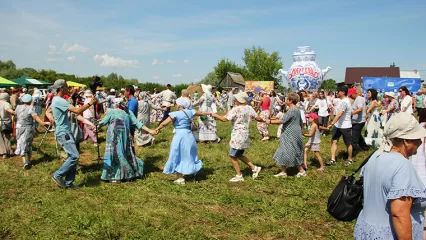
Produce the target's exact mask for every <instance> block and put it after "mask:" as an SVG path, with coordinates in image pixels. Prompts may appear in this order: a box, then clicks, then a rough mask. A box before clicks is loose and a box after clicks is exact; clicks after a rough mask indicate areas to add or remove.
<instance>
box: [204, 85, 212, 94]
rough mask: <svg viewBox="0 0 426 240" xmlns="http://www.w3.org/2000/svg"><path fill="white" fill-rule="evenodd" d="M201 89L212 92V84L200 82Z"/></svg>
mask: <svg viewBox="0 0 426 240" xmlns="http://www.w3.org/2000/svg"><path fill="white" fill-rule="evenodd" d="M201 89H203V92H205V93H206V92H207V93H211V92H212V89H213V88H212V85H207V84H201Z"/></svg>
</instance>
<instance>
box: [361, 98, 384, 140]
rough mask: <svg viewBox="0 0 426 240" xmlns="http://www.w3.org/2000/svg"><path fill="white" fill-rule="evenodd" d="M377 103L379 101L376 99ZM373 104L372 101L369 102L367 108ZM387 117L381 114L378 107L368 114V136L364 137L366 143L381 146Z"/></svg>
mask: <svg viewBox="0 0 426 240" xmlns="http://www.w3.org/2000/svg"><path fill="white" fill-rule="evenodd" d="M374 102H375V103H376V104H377V101H374ZM370 106H371V102H368V104H367V109H369V108H370ZM383 120H385V117H383V115H380V114H379V110H378V107H374V109H373V110H372V111H371V112H370V114H369V115H368V121H367V122H366V129H367V130H366V136H365V138H364V140H365V143H366V144H367V145H369V146H372V147H380V143H381V142H382V136H383V127H384V122H383Z"/></svg>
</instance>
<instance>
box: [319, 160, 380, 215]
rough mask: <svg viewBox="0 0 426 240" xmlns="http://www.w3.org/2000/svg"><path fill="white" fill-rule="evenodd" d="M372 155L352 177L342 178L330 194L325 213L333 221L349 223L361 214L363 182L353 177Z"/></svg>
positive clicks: (361, 179)
mask: <svg viewBox="0 0 426 240" xmlns="http://www.w3.org/2000/svg"><path fill="white" fill-rule="evenodd" d="M373 154H374V152H373V153H372V154H370V155H369V156H368V157H367V158H366V159H365V160H364V162H363V163H362V164H361V166H359V167H358V169H357V170H355V172H354V173H352V175H350V176H343V177H342V178H341V179H340V182H339V183H338V184H337V186H336V187H335V188H334V190H333V192H332V193H331V194H330V197H329V198H328V203H327V211H328V213H329V214H330V215H331V216H333V217H334V218H335V219H337V220H339V221H344V222H350V221H353V220H355V219H356V218H357V217H358V215H359V213H360V212H361V210H362V208H363V200H364V193H363V185H364V182H363V178H362V177H360V179H358V180H357V179H356V178H355V176H354V175H355V174H356V173H357V172H359V170H361V168H362V167H364V165H365V164H366V163H367V162H368V160H369V159H370V157H371V156H372V155H373Z"/></svg>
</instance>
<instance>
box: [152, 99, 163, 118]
mask: <svg viewBox="0 0 426 240" xmlns="http://www.w3.org/2000/svg"><path fill="white" fill-rule="evenodd" d="M152 103H153V104H154V105H155V106H156V107H158V108H161V104H162V103H163V97H162V96H161V94H155V95H152ZM161 119H163V111H161V110H155V109H154V110H152V111H151V122H160V121H161Z"/></svg>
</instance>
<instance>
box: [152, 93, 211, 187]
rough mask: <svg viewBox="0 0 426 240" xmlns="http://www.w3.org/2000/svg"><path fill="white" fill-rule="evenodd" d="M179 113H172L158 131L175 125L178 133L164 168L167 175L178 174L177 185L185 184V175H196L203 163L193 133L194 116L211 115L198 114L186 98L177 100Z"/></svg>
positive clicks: (174, 137) (206, 113)
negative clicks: (192, 122)
mask: <svg viewBox="0 0 426 240" xmlns="http://www.w3.org/2000/svg"><path fill="white" fill-rule="evenodd" d="M176 105H177V107H178V110H179V111H175V112H171V113H170V115H169V117H168V118H167V119H166V120H165V121H163V122H162V123H161V124H160V126H158V128H157V129H156V130H160V129H162V128H164V127H165V126H167V125H168V124H170V123H173V126H174V127H175V130H176V133H175V135H174V136H173V140H172V143H171V145H170V154H169V159H168V160H167V163H166V165H165V166H164V170H163V172H164V173H165V174H176V175H177V179H176V180H175V181H174V182H175V183H176V184H185V179H184V178H183V175H192V174H196V173H197V172H198V171H199V170H200V169H201V167H202V165H203V163H202V162H201V161H200V160H199V159H198V150H197V143H196V142H195V137H194V134H193V133H192V131H191V120H192V118H193V117H194V116H206V115H210V114H211V113H210V112H203V113H201V112H196V111H195V110H193V109H192V108H191V100H190V99H189V98H186V97H180V98H178V99H176Z"/></svg>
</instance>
